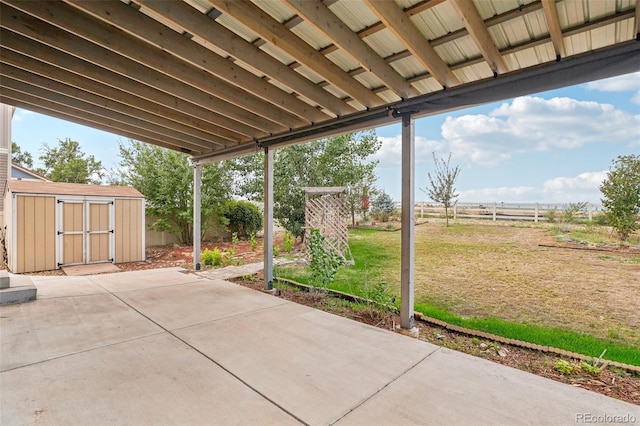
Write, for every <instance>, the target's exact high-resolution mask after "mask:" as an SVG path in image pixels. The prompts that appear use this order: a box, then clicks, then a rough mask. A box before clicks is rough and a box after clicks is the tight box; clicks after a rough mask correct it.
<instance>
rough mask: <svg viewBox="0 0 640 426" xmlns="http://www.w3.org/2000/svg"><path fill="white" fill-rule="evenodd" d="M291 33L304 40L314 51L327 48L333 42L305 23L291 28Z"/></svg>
mask: <svg viewBox="0 0 640 426" xmlns="http://www.w3.org/2000/svg"><path fill="white" fill-rule="evenodd" d="M291 32H292V33H294V34H295V35H297V36H298V37H300V38H301V39H302V40H304V41H305V42H306V43H307V44H308V45H310V46H311V47H313V48H314V49H315V50H320V49H322V48H323V47H327V46H329V45H331V44H333V42H332V41H331V40H330V39H328V38H327V37H326V36H325V35H324V34H323V33H321V32H320V31H318V30H316V29H315V28H314V27H313V26H312V25H310V24H308V23H306V22H302V23H300V24H298V25H296V26H295V27H293V28H291Z"/></svg>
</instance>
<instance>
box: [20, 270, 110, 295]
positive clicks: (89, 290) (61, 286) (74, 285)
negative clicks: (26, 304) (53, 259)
mask: <svg viewBox="0 0 640 426" xmlns="http://www.w3.org/2000/svg"><path fill="white" fill-rule="evenodd" d="M31 279H32V281H33V282H34V283H36V287H37V288H38V299H51V298H54V297H69V296H89V295H92V294H107V293H108V291H107V290H105V289H104V288H102V287H100V286H99V285H97V284H96V283H94V282H93V281H92V280H91V277H84V276H82V277H66V278H64V279H60V277H40V276H33V277H31Z"/></svg>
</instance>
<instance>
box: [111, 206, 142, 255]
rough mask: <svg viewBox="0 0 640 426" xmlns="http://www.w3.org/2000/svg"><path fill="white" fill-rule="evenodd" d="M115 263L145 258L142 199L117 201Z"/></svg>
mask: <svg viewBox="0 0 640 426" xmlns="http://www.w3.org/2000/svg"><path fill="white" fill-rule="evenodd" d="M115 216H116V217H115V219H116V220H115V263H125V262H138V261H142V260H144V257H143V252H144V248H143V246H142V245H143V239H142V234H143V232H144V224H143V221H142V217H143V212H142V200H139V199H135V200H134V199H129V200H127V199H117V200H116V201H115Z"/></svg>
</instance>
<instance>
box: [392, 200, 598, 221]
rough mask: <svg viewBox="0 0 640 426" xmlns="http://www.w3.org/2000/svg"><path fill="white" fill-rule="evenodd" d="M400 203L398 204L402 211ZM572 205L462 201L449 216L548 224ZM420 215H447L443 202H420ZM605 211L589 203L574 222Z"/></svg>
mask: <svg viewBox="0 0 640 426" xmlns="http://www.w3.org/2000/svg"><path fill="white" fill-rule="evenodd" d="M399 205H400V203H396V208H399ZM571 208H572V204H570V203H566V204H559V203H497V202H489V203H462V202H458V203H456V204H455V205H454V206H453V207H451V208H449V214H450V215H453V218H454V219H458V218H470V219H490V220H494V221H497V220H524V221H532V222H545V221H548V220H549V218H550V217H552V215H553V217H554V218H555V220H556V221H560V220H561V216H562V214H563V212H564V211H566V210H568V209H571ZM415 209H416V216H417V217H420V218H424V217H442V216H444V212H445V210H444V205H442V204H440V203H427V202H426V201H423V202H419V203H416V205H415ZM601 212H602V206H601V205H599V204H587V205H586V206H585V207H584V209H581V210H578V211H575V212H573V219H576V220H581V219H582V220H589V221H591V220H593V217H594V215H597V214H599V213H601Z"/></svg>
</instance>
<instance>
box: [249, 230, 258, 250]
mask: <svg viewBox="0 0 640 426" xmlns="http://www.w3.org/2000/svg"><path fill="white" fill-rule="evenodd" d="M249 241H250V244H251V251H256V248H257V247H258V240H257V239H256V234H255V233H254V232H252V233H251V235H250V236H249Z"/></svg>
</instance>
